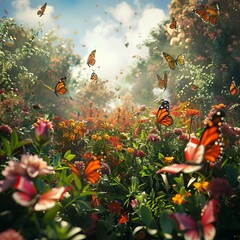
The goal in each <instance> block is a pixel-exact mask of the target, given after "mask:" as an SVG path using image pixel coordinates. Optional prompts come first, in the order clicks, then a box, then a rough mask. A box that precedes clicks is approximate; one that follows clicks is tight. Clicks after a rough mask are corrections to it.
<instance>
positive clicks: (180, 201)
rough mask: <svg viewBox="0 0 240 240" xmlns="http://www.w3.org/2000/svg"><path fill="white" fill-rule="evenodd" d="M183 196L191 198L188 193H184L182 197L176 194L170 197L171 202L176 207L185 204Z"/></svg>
mask: <svg viewBox="0 0 240 240" xmlns="http://www.w3.org/2000/svg"><path fill="white" fill-rule="evenodd" d="M185 196H191V193H190V192H186V193H184V194H183V195H181V194H179V193H177V194H176V195H175V196H174V197H172V201H173V202H174V203H176V204H178V205H181V204H183V203H185V202H187V201H186V200H185V199H184V197H185Z"/></svg>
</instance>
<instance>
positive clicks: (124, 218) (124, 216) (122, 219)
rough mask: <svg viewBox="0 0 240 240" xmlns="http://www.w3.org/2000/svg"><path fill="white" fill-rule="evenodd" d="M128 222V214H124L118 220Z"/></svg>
mask: <svg viewBox="0 0 240 240" xmlns="http://www.w3.org/2000/svg"><path fill="white" fill-rule="evenodd" d="M127 222H128V217H127V214H122V215H121V217H120V219H119V221H118V224H123V223H127Z"/></svg>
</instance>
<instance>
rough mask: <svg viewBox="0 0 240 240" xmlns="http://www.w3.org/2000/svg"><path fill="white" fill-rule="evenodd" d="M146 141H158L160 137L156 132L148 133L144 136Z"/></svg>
mask: <svg viewBox="0 0 240 240" xmlns="http://www.w3.org/2000/svg"><path fill="white" fill-rule="evenodd" d="M146 140H147V142H158V141H160V140H161V139H160V137H159V136H158V135H157V134H153V133H152V134H149V135H148V136H147V138H146Z"/></svg>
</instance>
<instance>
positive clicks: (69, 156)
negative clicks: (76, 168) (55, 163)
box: [63, 150, 76, 161]
mask: <svg viewBox="0 0 240 240" xmlns="http://www.w3.org/2000/svg"><path fill="white" fill-rule="evenodd" d="M75 157H76V155H75V154H71V150H68V151H67V152H66V153H65V154H64V156H63V158H64V159H66V160H68V161H71V160H72V159H74V158H75Z"/></svg>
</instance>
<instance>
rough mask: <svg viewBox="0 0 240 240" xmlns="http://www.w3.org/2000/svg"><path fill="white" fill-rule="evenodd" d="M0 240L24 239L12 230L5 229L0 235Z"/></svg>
mask: <svg viewBox="0 0 240 240" xmlns="http://www.w3.org/2000/svg"><path fill="white" fill-rule="evenodd" d="M0 239H2V240H24V238H23V237H22V236H21V235H20V234H19V233H18V232H16V231H15V230H14V229H7V230H6V231H4V232H1V233H0Z"/></svg>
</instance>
